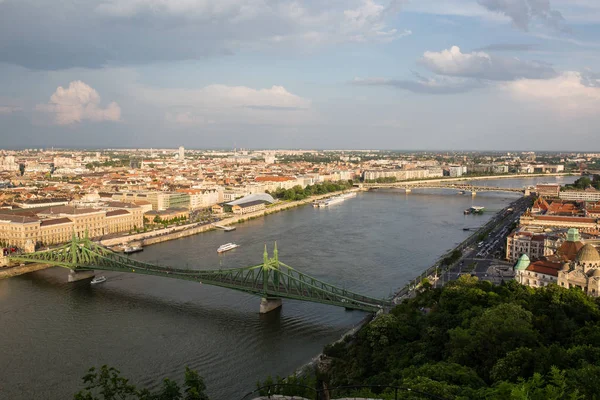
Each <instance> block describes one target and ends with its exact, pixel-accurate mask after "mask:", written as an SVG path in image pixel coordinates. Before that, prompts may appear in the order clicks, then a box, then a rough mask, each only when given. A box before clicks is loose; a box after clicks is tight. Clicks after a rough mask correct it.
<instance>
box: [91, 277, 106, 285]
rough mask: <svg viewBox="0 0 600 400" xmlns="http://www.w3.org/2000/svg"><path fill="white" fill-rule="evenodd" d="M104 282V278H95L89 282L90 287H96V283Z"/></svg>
mask: <svg viewBox="0 0 600 400" xmlns="http://www.w3.org/2000/svg"><path fill="white" fill-rule="evenodd" d="M102 282H106V277H105V276H95V277H94V279H92V281H91V282H90V283H91V284H92V285H96V284H98V283H102Z"/></svg>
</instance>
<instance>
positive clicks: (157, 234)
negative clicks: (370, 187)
mask: <svg viewBox="0 0 600 400" xmlns="http://www.w3.org/2000/svg"><path fill="white" fill-rule="evenodd" d="M347 191H348V192H358V191H359V189H358V188H352V189H348V190H347ZM339 193H340V192H331V193H326V194H322V195H318V196H311V197H309V198H306V199H303V200H297V201H286V202H279V203H274V204H272V205H270V206H269V207H267V208H265V209H264V210H260V211H255V212H253V213H248V214H243V215H235V216H232V217H228V218H224V219H222V220H219V221H217V222H216V223H217V224H219V225H223V226H229V225H235V224H240V223H243V222H246V221H250V220H253V219H256V218H261V217H264V216H266V215H269V214H274V213H278V212H281V211H285V210H289V209H292V208H296V207H300V206H304V205H307V204H312V202H314V201H317V200H322V199H325V198H327V197H331V196H335V195H337V194H339ZM214 229H216V228H215V227H214V226H213V225H212V224H203V225H200V224H191V225H190V226H185V225H184V226H176V227H172V228H166V229H158V230H155V231H150V232H143V233H138V234H134V235H126V236H120V237H115V238H110V239H105V240H101V241H100V244H101V245H103V246H106V247H112V246H118V245H122V244H123V243H131V244H134V243H135V244H137V245H142V246H149V245H153V244H157V243H163V242H166V241H169V240H175V239H180V238H183V237H187V236H192V235H197V234H199V233H203V232H208V231H212V230H214Z"/></svg>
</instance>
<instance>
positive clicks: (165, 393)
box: [74, 365, 209, 400]
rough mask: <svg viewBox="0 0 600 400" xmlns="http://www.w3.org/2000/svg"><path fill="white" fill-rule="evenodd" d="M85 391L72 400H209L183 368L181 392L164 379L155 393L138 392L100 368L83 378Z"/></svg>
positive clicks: (191, 373)
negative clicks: (183, 377)
mask: <svg viewBox="0 0 600 400" xmlns="http://www.w3.org/2000/svg"><path fill="white" fill-rule="evenodd" d="M83 383H84V385H85V388H84V389H83V390H81V391H80V392H78V393H77V394H75V397H74V399H75V400H209V398H208V396H207V395H206V394H205V393H204V391H205V390H206V385H205V384H204V380H203V379H202V377H201V376H200V375H198V372H196V371H194V370H192V369H189V368H188V367H185V379H184V384H183V388H182V387H180V386H179V384H178V383H177V382H175V381H172V380H170V379H169V378H165V379H164V380H163V382H162V383H163V384H162V387H161V388H159V389H158V390H156V391H150V390H148V389H138V388H137V387H136V386H135V385H132V384H131V383H129V379H126V378H123V377H122V376H121V374H120V372H119V370H117V369H115V368H112V367H108V366H106V365H103V366H102V367H100V369H99V370H96V368H90V370H89V371H88V373H87V374H86V375H85V376H84V377H83Z"/></svg>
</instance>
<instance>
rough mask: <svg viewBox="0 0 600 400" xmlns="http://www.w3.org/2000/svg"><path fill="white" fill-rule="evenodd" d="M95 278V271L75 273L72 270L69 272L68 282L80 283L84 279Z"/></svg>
mask: <svg viewBox="0 0 600 400" xmlns="http://www.w3.org/2000/svg"><path fill="white" fill-rule="evenodd" d="M94 276H96V272H95V271H76V270H74V269H72V270H70V271H69V282H77V281H82V280H84V279H92V278H93V277H94Z"/></svg>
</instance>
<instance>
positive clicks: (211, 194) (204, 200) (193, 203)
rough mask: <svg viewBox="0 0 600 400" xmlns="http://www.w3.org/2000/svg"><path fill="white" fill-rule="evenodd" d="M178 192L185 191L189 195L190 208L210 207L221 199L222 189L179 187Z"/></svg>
mask: <svg viewBox="0 0 600 400" xmlns="http://www.w3.org/2000/svg"><path fill="white" fill-rule="evenodd" d="M177 192H178V193H186V194H188V195H189V197H190V205H189V209H190V210H198V209H201V208H208V207H211V206H212V205H213V204H217V203H220V202H222V201H223V190H217V189H181V190H178V191H177Z"/></svg>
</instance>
